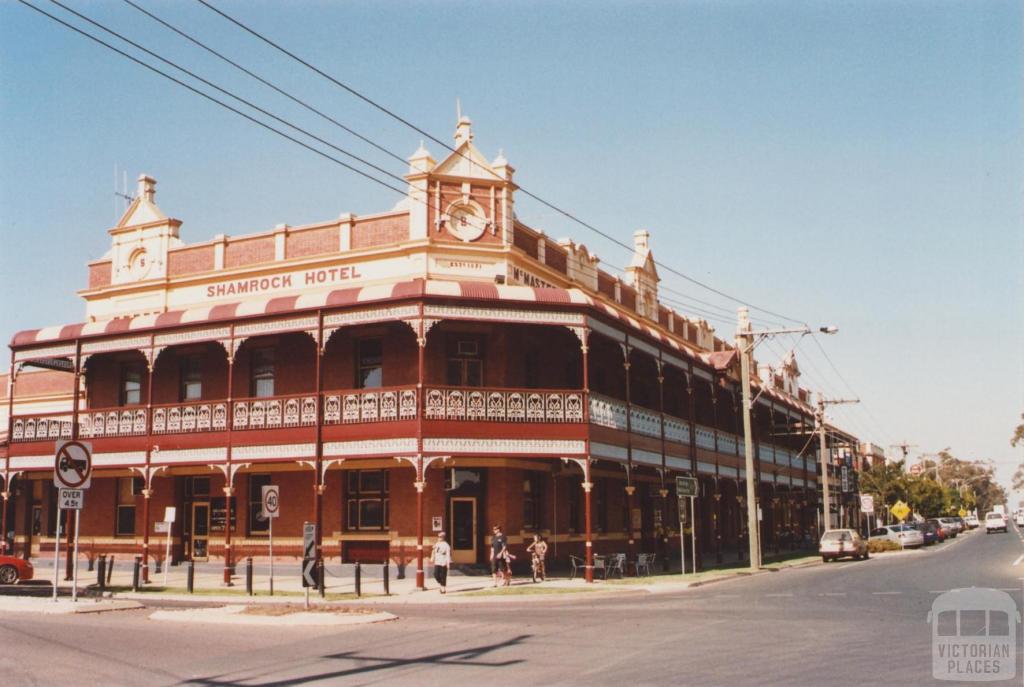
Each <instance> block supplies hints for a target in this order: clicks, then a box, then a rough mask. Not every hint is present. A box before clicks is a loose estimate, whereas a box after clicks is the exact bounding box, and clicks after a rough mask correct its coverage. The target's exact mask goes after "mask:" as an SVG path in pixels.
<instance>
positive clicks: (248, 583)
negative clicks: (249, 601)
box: [245, 556, 252, 596]
mask: <svg viewBox="0 0 1024 687" xmlns="http://www.w3.org/2000/svg"><path fill="white" fill-rule="evenodd" d="M245 593H246V594H248V595H249V596H252V556H250V557H248V558H246V559H245Z"/></svg>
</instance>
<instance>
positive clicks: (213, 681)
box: [180, 635, 533, 687]
mask: <svg viewBox="0 0 1024 687" xmlns="http://www.w3.org/2000/svg"><path fill="white" fill-rule="evenodd" d="M532 636H533V635H519V636H518V637H512V638H511V639H508V640H505V641H503V642H497V643H494V644H485V645H482V646H477V647H470V648H466V649H458V650H454V651H445V652H442V653H436V654H428V655H426V656H417V657H412V658H391V657H387V656H368V655H365V654H362V653H360V652H358V651H344V652H341V653H337V654H328V655H326V656H322V657H321V659H334V660H337V661H358V662H360V663H362V664H368V665H359V666H357V667H352V668H339V669H338V670H327V671H323V672H319V673H315V674H311V675H303V676H301V677H293V678H287V679H283V680H274V681H271V682H261V683H259V684H260V685H264V686H266V687H289V686H291V685H303V684H306V683H309V682H317V681H319V680H331V679H339V678H344V677H348V676H351V675H362V674H366V673H373V672H377V671H381V670H391V669H395V668H405V667H408V666H415V665H424V666H472V667H475V668H507V667H509V666H513V665H516V664H519V663H523V662H524V660H523V659H509V660H505V661H493V660H491V661H488V660H484V658H485V657H486V656H487V654H489V653H491V652H493V651H497V650H498V649H504V648H507V647H511V646H515V645H517V644H521V643H523V642H524V641H526V640H528V639H530V638H531V637H532ZM250 679H251V678H246V679H245V680H244V682H246V683H248V682H249V680H250ZM180 684H183V685H206V686H207V687H233V686H235V685H240V684H242V683H241V682H236V681H234V680H231V679H226V678H223V677H221V676H211V677H206V678H202V677H201V678H193V679H191V680H188V681H185V682H182V683H180Z"/></svg>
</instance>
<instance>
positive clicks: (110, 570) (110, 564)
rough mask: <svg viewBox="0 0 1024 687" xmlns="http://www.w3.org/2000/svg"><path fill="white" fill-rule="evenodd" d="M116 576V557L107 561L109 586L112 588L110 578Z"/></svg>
mask: <svg viewBox="0 0 1024 687" xmlns="http://www.w3.org/2000/svg"><path fill="white" fill-rule="evenodd" d="M113 576H114V557H113V556H111V557H110V560H109V561H107V586H108V587H109V586H110V578H111V577H113Z"/></svg>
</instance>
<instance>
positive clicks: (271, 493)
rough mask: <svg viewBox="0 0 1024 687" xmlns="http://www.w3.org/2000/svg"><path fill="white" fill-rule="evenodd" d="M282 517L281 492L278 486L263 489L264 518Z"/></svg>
mask: <svg viewBox="0 0 1024 687" xmlns="http://www.w3.org/2000/svg"><path fill="white" fill-rule="evenodd" d="M279 515H281V490H280V488H279V487H278V486H277V485H276V484H269V485H266V486H264V487H263V517H264V518H276V517H278V516H279Z"/></svg>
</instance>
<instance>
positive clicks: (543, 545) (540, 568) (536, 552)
mask: <svg viewBox="0 0 1024 687" xmlns="http://www.w3.org/2000/svg"><path fill="white" fill-rule="evenodd" d="M526 550H527V551H528V552H529V553H530V554H531V555H532V556H533V559H532V563H533V566H532V567H533V581H534V582H536V581H537V580H538V579H539V580H540V581H541V582H543V581H544V578H545V571H544V559H545V558H546V557H547V555H548V543H547V542H546V541H544V538H543V537H542V536H540V535H539V534H535V535H533V542H531V543H530V545H529V546H527V547H526Z"/></svg>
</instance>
